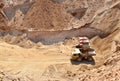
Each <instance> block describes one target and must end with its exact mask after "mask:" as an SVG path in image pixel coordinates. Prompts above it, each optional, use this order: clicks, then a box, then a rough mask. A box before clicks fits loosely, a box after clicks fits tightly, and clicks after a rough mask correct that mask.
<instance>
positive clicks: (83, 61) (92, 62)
mask: <svg viewBox="0 0 120 81" xmlns="http://www.w3.org/2000/svg"><path fill="white" fill-rule="evenodd" d="M70 61H71V64H72V65H79V64H91V65H95V60H94V59H93V60H92V61H88V60H85V59H83V60H82V61H80V62H79V61H75V60H71V59H70Z"/></svg>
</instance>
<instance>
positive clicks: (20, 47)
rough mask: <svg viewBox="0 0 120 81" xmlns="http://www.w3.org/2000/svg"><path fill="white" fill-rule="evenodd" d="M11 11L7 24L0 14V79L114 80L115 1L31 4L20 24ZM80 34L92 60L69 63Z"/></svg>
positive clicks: (119, 32)
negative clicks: (85, 39)
mask: <svg viewBox="0 0 120 81" xmlns="http://www.w3.org/2000/svg"><path fill="white" fill-rule="evenodd" d="M16 1H17V0H16ZM23 1H24V0H23ZM16 13H17V14H18V15H17V14H16V15H15V17H13V20H14V18H16V19H17V20H14V22H13V21H12V24H11V25H10V23H11V21H8V20H6V19H5V17H3V15H2V14H1V13H0V81H120V75H119V74H120V66H119V64H120V1H119V0H59V1H58V0H35V3H34V4H33V5H32V7H31V8H30V10H29V11H28V12H27V14H25V15H24V18H23V20H21V16H22V17H23V14H22V13H21V12H19V11H18V12H16ZM19 19H20V20H19ZM19 21H20V23H19ZM86 23H88V25H87V26H86V25H85V24H86ZM80 27H81V28H80ZM89 27H92V28H94V30H91V28H89ZM73 28H78V29H73ZM16 29H17V30H16ZM24 29H25V30H24ZM70 29H71V30H70ZM41 30H44V31H41ZM56 30H62V31H56ZM66 30H67V31H66ZM98 30H99V31H98ZM26 31H27V33H26ZM28 31H29V32H28ZM53 31H54V32H53ZM101 31H102V32H101ZM96 33H97V34H96ZM98 33H99V34H100V35H101V34H102V35H103V34H107V35H105V36H103V37H102V38H101V37H100V36H96V35H99V34H98ZM81 35H82V36H84V35H85V36H86V35H87V36H88V37H89V36H90V37H92V38H91V39H90V43H91V47H92V48H94V49H95V50H96V52H97V55H96V56H95V57H94V60H95V62H87V61H82V62H72V61H70V54H71V52H72V51H73V49H74V48H73V46H75V45H77V43H78V41H77V38H76V36H81ZM41 38H42V41H43V42H45V43H46V42H51V41H52V42H53V43H54V42H55V41H54V40H55V39H56V38H57V39H56V40H58V39H62V40H60V41H57V42H59V43H55V44H53V45H43V44H42V43H43V42H42V43H40V42H39V41H40V39H41ZM48 38H49V39H48ZM30 39H33V40H35V41H36V40H38V39H39V40H38V41H37V42H35V41H32V40H30Z"/></svg>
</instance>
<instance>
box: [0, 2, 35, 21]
mask: <svg viewBox="0 0 120 81" xmlns="http://www.w3.org/2000/svg"><path fill="white" fill-rule="evenodd" d="M33 3H34V2H27V3H24V4H19V5H15V6H9V7H5V8H3V9H1V11H0V12H1V13H2V15H4V17H6V18H7V19H8V20H11V19H12V18H13V17H14V16H15V13H16V11H17V10H20V11H21V12H22V13H23V14H26V13H27V11H28V10H29V8H30V7H31V6H32V5H33Z"/></svg>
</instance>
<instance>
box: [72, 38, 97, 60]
mask: <svg viewBox="0 0 120 81" xmlns="http://www.w3.org/2000/svg"><path fill="white" fill-rule="evenodd" d="M78 40H79V44H78V45H77V46H75V49H74V51H73V52H72V53H71V60H73V61H79V62H80V61H82V60H83V59H85V60H87V61H93V57H92V56H95V55H96V52H95V50H94V49H92V48H91V47H90V43H89V39H88V38H87V37H79V38H78Z"/></svg>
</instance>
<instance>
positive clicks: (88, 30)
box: [0, 27, 109, 45]
mask: <svg viewBox="0 0 120 81" xmlns="http://www.w3.org/2000/svg"><path fill="white" fill-rule="evenodd" d="M8 34H9V35H11V36H13V37H14V36H16V37H19V36H21V35H23V34H26V38H27V39H28V40H31V41H32V42H35V43H38V42H42V43H43V44H45V45H50V44H54V43H58V42H61V41H64V40H65V39H71V38H72V37H78V36H87V37H89V38H92V37H94V36H97V35H98V36H100V37H105V36H107V35H108V34H109V33H105V32H103V31H101V30H99V29H96V28H92V27H82V28H76V29H71V30H63V31H27V30H24V31H23V30H21V31H20V30H7V32H6V31H4V30H1V31H0V36H1V37H2V36H6V35H8Z"/></svg>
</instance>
